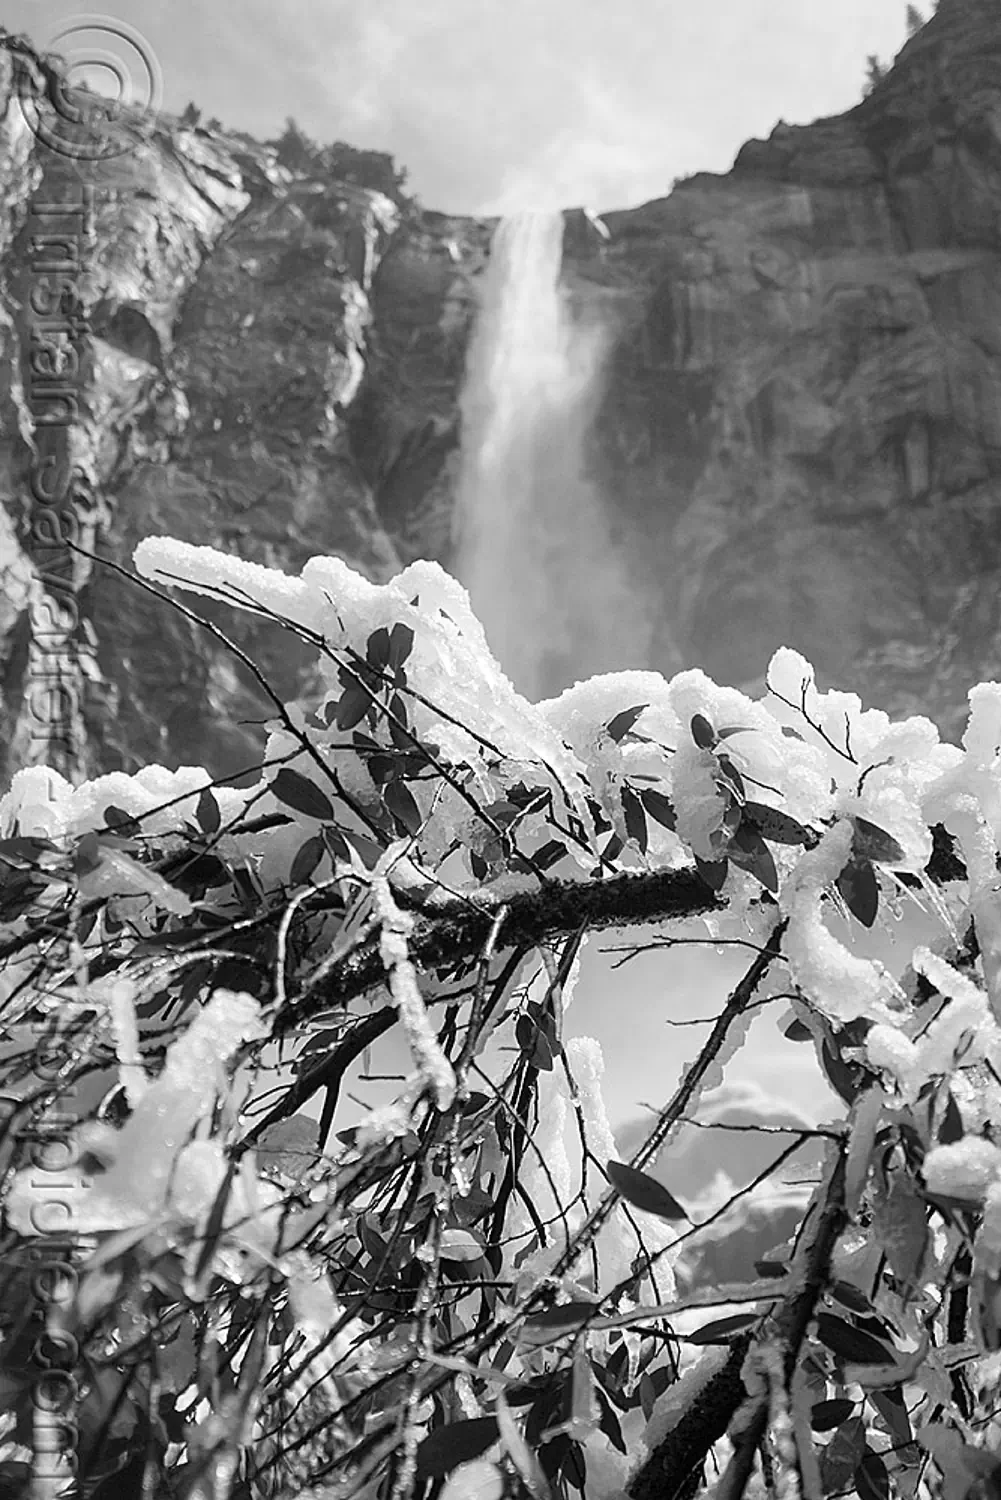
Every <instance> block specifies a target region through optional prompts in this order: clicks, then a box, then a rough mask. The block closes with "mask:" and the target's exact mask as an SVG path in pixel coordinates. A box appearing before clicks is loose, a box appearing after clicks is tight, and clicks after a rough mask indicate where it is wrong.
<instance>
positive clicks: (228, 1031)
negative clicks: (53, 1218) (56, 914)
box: [8, 989, 261, 1233]
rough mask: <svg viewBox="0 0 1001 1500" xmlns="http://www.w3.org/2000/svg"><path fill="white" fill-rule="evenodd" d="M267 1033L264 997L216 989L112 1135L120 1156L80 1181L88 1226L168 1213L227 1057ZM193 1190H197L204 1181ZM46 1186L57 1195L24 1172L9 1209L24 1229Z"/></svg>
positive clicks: (195, 1161) (192, 1163) (81, 1209)
mask: <svg viewBox="0 0 1001 1500" xmlns="http://www.w3.org/2000/svg"><path fill="white" fill-rule="evenodd" d="M260 1035H261V1025H260V1009H259V1006H258V1004H257V1001H256V1000H254V999H253V998H252V997H251V996H250V995H247V994H237V993H234V992H233V991H230V990H223V989H220V990H216V991H215V993H214V994H213V995H212V997H211V999H210V1000H209V1001H208V1003H207V1004H206V1006H205V1008H204V1010H202V1011H201V1012H200V1013H199V1014H198V1015H197V1016H196V1017H195V1019H194V1021H192V1023H191V1025H190V1026H189V1027H188V1030H187V1032H186V1033H185V1034H184V1036H182V1037H181V1038H180V1039H179V1040H178V1041H176V1042H174V1043H173V1045H172V1046H171V1047H170V1048H169V1049H168V1052H167V1060H166V1063H165V1065H164V1068H163V1071H162V1073H161V1074H160V1076H159V1078H157V1079H156V1081H155V1082H154V1083H152V1084H150V1085H149V1087H148V1088H147V1089H146V1091H145V1093H144V1094H143V1096H142V1098H141V1099H140V1100H139V1101H138V1103H137V1104H136V1107H135V1109H134V1110H133V1112H132V1114H131V1115H130V1116H129V1119H128V1121H127V1122H126V1124H125V1125H124V1126H123V1127H122V1129H121V1130H120V1131H117V1132H114V1133H113V1134H112V1135H110V1136H107V1137H106V1139H105V1142H104V1144H105V1148H106V1149H107V1150H108V1151H109V1154H111V1155H112V1158H113V1159H112V1161H111V1163H110V1166H109V1167H108V1170H107V1171H106V1172H105V1173H104V1174H103V1176H102V1177H101V1178H100V1179H99V1181H98V1182H95V1183H94V1185H93V1186H89V1185H87V1184H85V1183H83V1182H82V1181H81V1183H80V1184H79V1186H80V1187H81V1188H82V1187H84V1186H86V1187H87V1191H85V1192H78V1193H77V1194H76V1196H77V1215H76V1222H77V1224H78V1227H79V1228H80V1229H82V1230H92V1229H97V1228H114V1229H120V1228H124V1227H126V1226H128V1225H133V1224H134V1225H139V1224H143V1223H145V1222H146V1221H148V1220H150V1219H155V1218H156V1217H158V1216H159V1215H160V1214H161V1213H162V1212H164V1210H165V1208H166V1205H167V1194H168V1188H169V1186H170V1183H171V1179H172V1176H173V1173H174V1169H175V1163H176V1162H177V1158H178V1154H179V1152H180V1151H181V1149H182V1147H184V1146H185V1145H186V1143H187V1142H188V1140H189V1137H190V1136H191V1134H192V1132H193V1131H194V1129H195V1127H196V1126H197V1125H198V1124H199V1123H200V1122H201V1121H202V1120H204V1119H205V1117H206V1115H207V1114H208V1112H209V1110H210V1109H211V1108H212V1106H213V1104H214V1103H215V1100H216V1098H217V1096H218V1094H219V1093H220V1092H221V1090H222V1089H223V1088H224V1086H225V1081H226V1080H225V1073H224V1064H225V1062H226V1061H227V1059H229V1058H230V1057H232V1056H233V1054H234V1053H235V1052H236V1051H237V1049H238V1048H239V1047H240V1046H241V1045H242V1044H243V1043H244V1042H245V1041H248V1040H251V1039H253V1038H255V1037H257V1036H260ZM206 1144H208V1143H206ZM214 1149H216V1150H218V1149H219V1148H217V1147H216V1148H214ZM220 1160H221V1157H220ZM199 1164H200V1167H201V1169H202V1170H204V1165H205V1164H204V1162H203V1161H202V1160H201V1158H194V1157H191V1158H189V1161H188V1167H189V1168H190V1170H191V1171H192V1172H194V1174H195V1177H194V1178H192V1182H193V1183H194V1182H195V1179H196V1178H197V1175H198V1169H199ZM185 1170H188V1169H185ZM182 1176H183V1174H182ZM33 1178H35V1179H36V1180H34V1181H33V1180H32V1179H33ZM190 1191H191V1192H194V1193H197V1186H196V1185H195V1186H192V1188H191V1189H190ZM40 1193H41V1194H44V1193H48V1194H49V1195H50V1196H51V1189H50V1188H47V1187H46V1186H45V1184H44V1181H42V1182H41V1184H39V1182H38V1180H37V1174H34V1173H33V1172H32V1171H31V1170H28V1171H26V1172H22V1173H19V1174H18V1176H17V1178H16V1179H15V1182H14V1186H13V1188H12V1190H11V1195H10V1199H9V1200H8V1210H9V1212H10V1214H11V1216H12V1222H15V1221H16V1222H17V1223H18V1225H19V1226H20V1232H21V1233H31V1232H33V1229H37V1224H35V1225H32V1221H31V1206H32V1203H33V1202H34V1201H36V1200H37V1198H38V1197H39V1194H40ZM188 1201H189V1202H190V1197H189V1200H188Z"/></svg>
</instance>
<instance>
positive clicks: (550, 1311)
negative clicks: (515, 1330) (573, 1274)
mask: <svg viewBox="0 0 1001 1500" xmlns="http://www.w3.org/2000/svg"><path fill="white" fill-rule="evenodd" d="M596 1306H597V1304H596V1303H594V1302H579V1301H573V1302H561V1303H560V1305H559V1306H558V1307H547V1308H546V1309H545V1310H544V1311H543V1312H538V1313H533V1314H532V1315H531V1317H529V1318H526V1319H525V1322H524V1323H523V1324H522V1330H521V1331H522V1335H523V1336H525V1337H526V1338H528V1339H529V1340H530V1341H531V1342H532V1343H536V1342H539V1339H538V1336H539V1335H540V1334H541V1335H544V1337H543V1338H542V1340H541V1342H543V1343H549V1341H550V1340H551V1339H555V1338H562V1337H563V1336H564V1335H566V1334H568V1333H575V1332H576V1331H577V1329H578V1328H580V1327H581V1326H582V1325H583V1324H584V1323H587V1322H589V1321H590V1319H591V1318H593V1317H594V1316H595V1310H596Z"/></svg>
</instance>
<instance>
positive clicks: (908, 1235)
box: [873, 1167, 928, 1287]
mask: <svg viewBox="0 0 1001 1500" xmlns="http://www.w3.org/2000/svg"><path fill="white" fill-rule="evenodd" d="M925 1213H926V1208H925V1202H924V1199H923V1198H922V1197H921V1195H920V1194H919V1192H918V1189H917V1185H916V1183H915V1182H914V1179H913V1178H912V1177H911V1175H910V1173H909V1172H908V1171H907V1170H906V1168H904V1167H898V1168H896V1169H895V1170H893V1171H892V1172H891V1173H890V1174H889V1186H888V1189H887V1192H886V1195H885V1197H884V1196H882V1195H880V1196H879V1197H878V1198H877V1200H876V1202H875V1204H874V1207H873V1228H874V1230H875V1233H876V1236H877V1238H878V1240H879V1243H880V1244H881V1246H882V1247H883V1249H884V1251H885V1252H886V1258H887V1260H888V1261H889V1264H890V1269H891V1271H892V1272H893V1274H894V1276H896V1277H897V1279H898V1280H899V1281H901V1282H902V1283H903V1284H904V1285H905V1286H907V1287H913V1286H915V1285H916V1284H917V1282H918V1280H919V1278H920V1275H921V1268H922V1266H923V1265H924V1260H925V1252H926V1250H927V1248H928V1224H927V1221H926V1219H925Z"/></svg>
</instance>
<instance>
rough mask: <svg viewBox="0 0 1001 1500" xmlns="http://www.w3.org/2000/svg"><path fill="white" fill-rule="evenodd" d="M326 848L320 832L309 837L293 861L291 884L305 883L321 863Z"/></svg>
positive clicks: (290, 874) (290, 875)
mask: <svg viewBox="0 0 1001 1500" xmlns="http://www.w3.org/2000/svg"><path fill="white" fill-rule="evenodd" d="M326 850H327V846H326V844H325V843H324V842H323V839H322V838H321V837H320V835H319V834H318V833H315V834H314V835H313V837H312V838H310V839H307V840H306V842H305V843H304V844H303V845H302V846H301V848H299V849H298V850H297V851H296V856H295V859H293V861H292V868H291V870H290V871H289V882H290V884H292V885H305V884H306V881H307V880H308V879H309V877H310V876H311V875H312V873H313V871H314V870H315V869H316V867H317V865H318V864H319V863H320V860H321V859H322V858H323V856H324V854H325V853H326Z"/></svg>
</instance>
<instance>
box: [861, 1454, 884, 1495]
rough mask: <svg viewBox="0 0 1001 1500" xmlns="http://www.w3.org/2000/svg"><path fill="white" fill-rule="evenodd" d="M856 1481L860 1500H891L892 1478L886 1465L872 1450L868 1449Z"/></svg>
mask: <svg viewBox="0 0 1001 1500" xmlns="http://www.w3.org/2000/svg"><path fill="white" fill-rule="evenodd" d="M854 1479H855V1488H856V1490H857V1491H858V1494H859V1500H889V1495H890V1476H889V1475H888V1474H887V1472H886V1465H885V1463H884V1462H883V1460H882V1459H881V1458H880V1456H879V1454H878V1453H876V1452H874V1451H873V1449H872V1448H866V1451H865V1455H864V1457H863V1459H862V1462H861V1463H860V1464H859V1466H858V1468H857V1469H856V1470H855V1474H854Z"/></svg>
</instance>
